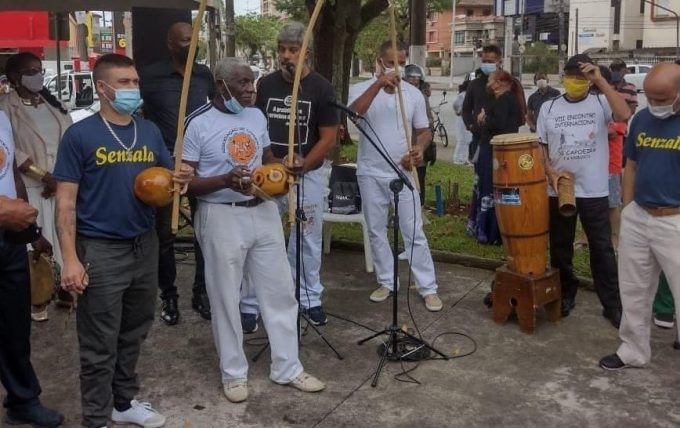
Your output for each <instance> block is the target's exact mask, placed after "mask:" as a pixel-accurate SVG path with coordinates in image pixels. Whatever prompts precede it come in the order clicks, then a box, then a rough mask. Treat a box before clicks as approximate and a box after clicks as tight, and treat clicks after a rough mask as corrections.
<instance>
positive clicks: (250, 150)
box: [227, 133, 257, 165]
mask: <svg viewBox="0 0 680 428" xmlns="http://www.w3.org/2000/svg"><path fill="white" fill-rule="evenodd" d="M227 148H228V150H229V156H231V158H232V159H233V160H234V162H235V163H237V164H242V165H243V164H248V163H249V162H250V161H251V160H252V159H253V158H254V157H255V153H256V152H257V142H256V141H255V140H253V139H252V137H251V136H250V135H248V134H245V133H237V134H235V135H233V136H232V137H231V138H230V139H229V141H228V142H227Z"/></svg>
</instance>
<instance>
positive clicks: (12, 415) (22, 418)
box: [5, 404, 64, 428]
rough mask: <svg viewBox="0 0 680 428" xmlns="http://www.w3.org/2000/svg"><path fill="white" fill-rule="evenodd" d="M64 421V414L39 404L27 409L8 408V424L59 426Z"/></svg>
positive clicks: (42, 426) (41, 427) (36, 427)
mask: <svg viewBox="0 0 680 428" xmlns="http://www.w3.org/2000/svg"><path fill="white" fill-rule="evenodd" d="M63 422H64V415H62V414H61V413H59V412H57V411H55V410H52V409H48V408H47V407H45V406H43V405H42V404H37V405H35V406H31V407H28V408H25V409H16V408H15V409H12V408H8V409H7V414H6V415H5V423H6V424H7V425H32V426H33V427H34V428H53V427H58V426H59V425H61V424H62V423H63Z"/></svg>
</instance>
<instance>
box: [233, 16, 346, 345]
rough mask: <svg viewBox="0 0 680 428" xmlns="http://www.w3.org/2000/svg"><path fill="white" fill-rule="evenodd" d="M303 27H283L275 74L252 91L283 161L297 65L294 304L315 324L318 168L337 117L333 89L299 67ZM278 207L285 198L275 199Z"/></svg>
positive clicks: (250, 300) (247, 316)
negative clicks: (299, 218)
mask: <svg viewBox="0 0 680 428" xmlns="http://www.w3.org/2000/svg"><path fill="white" fill-rule="evenodd" d="M304 33H305V27H304V25H302V24H300V23H299V22H291V23H288V24H286V25H285V26H284V27H283V28H282V29H281V31H280V32H279V35H278V39H277V41H278V60H279V66H280V70H278V71H276V72H274V73H272V74H270V75H268V76H265V77H263V78H262V79H261V80H260V82H259V84H258V88H257V100H256V102H255V103H256V106H257V107H258V108H259V109H260V110H262V112H263V113H264V114H265V116H266V117H267V127H268V129H269V139H270V140H271V148H272V151H273V152H274V155H275V156H276V157H278V158H283V157H285V156H286V155H287V153H288V118H289V113H290V104H291V99H292V92H293V80H294V75H295V69H296V67H303V69H302V80H301V81H300V93H299V98H298V115H297V122H298V127H297V129H296V136H295V140H296V143H298V144H296V148H295V152H296V153H299V154H300V155H301V156H302V157H303V159H304V161H303V171H304V174H303V175H302V176H301V178H300V180H301V185H300V189H301V191H302V192H303V194H302V195H301V196H302V205H303V209H304V212H305V217H306V221H305V222H304V223H303V225H302V272H301V273H300V276H301V289H300V304H301V305H302V307H303V308H304V309H305V311H306V312H307V314H308V316H309V318H310V321H311V322H312V323H314V324H316V325H323V324H325V323H326V322H327V319H326V314H325V312H324V310H323V307H322V305H321V295H322V292H323V286H322V285H321V281H320V278H319V271H320V269H321V231H322V226H323V219H322V217H323V210H324V206H323V203H324V192H325V190H326V187H327V179H326V177H324V174H323V169H322V168H321V165H322V164H323V161H324V159H325V157H326V155H327V154H328V152H330V150H331V149H332V148H333V146H334V145H335V141H336V136H337V131H338V124H339V117H338V114H337V112H336V111H335V109H334V108H333V107H332V106H330V105H329V104H328V102H329V101H332V100H334V99H335V92H334V90H333V86H332V85H331V84H330V83H329V82H328V80H326V79H325V78H324V77H323V76H321V75H320V74H319V73H317V72H315V71H312V70H311V68H310V66H309V64H308V63H307V62H305V63H301V62H300V57H301V54H302V51H301V49H302V39H303V37H304ZM280 201H281V203H280V206H283V205H285V204H286V203H287V198H286V197H283V198H281V199H280ZM295 243H296V234H295V230H292V231H291V234H290V239H289V243H288V260H289V262H290V264H291V267H292V268H293V276H294V277H295V258H296V253H295V249H296V245H295ZM250 288H251V287H248V284H244V287H243V290H244V291H243V296H242V299H241V322H242V324H243V330H244V332H246V333H252V332H254V331H255V330H256V329H257V302H256V297H255V294H254V292H253V291H251V290H250Z"/></svg>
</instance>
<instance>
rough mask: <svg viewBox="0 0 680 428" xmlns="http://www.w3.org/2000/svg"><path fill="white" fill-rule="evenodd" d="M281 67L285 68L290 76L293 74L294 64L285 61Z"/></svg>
mask: <svg viewBox="0 0 680 428" xmlns="http://www.w3.org/2000/svg"><path fill="white" fill-rule="evenodd" d="M283 67H284V68H285V69H286V71H287V72H288V74H290V75H291V76H295V65H294V64H291V63H289V62H287V63H285V64H283Z"/></svg>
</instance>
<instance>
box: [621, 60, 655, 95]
mask: <svg viewBox="0 0 680 428" xmlns="http://www.w3.org/2000/svg"><path fill="white" fill-rule="evenodd" d="M627 68H628V72H627V73H626V76H625V77H624V78H625V79H626V82H628V83H632V84H633V85H635V87H636V88H637V90H638V92H642V83H643V82H644V81H645V77H646V76H647V73H649V70H651V69H652V66H651V65H649V64H634V65H629V66H628V67H627Z"/></svg>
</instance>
